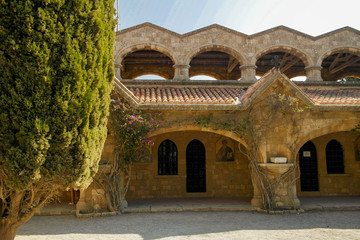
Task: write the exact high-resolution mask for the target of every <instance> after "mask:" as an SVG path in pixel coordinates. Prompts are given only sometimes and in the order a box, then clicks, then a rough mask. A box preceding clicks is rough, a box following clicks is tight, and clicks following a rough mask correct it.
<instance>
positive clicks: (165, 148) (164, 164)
mask: <svg viewBox="0 0 360 240" xmlns="http://www.w3.org/2000/svg"><path fill="white" fill-rule="evenodd" d="M177 158H178V151H177V147H176V144H175V143H174V142H172V141H170V140H169V139H167V140H165V141H163V142H162V143H161V144H160V146H159V148H158V174H159V175H177V174H178V159H177Z"/></svg>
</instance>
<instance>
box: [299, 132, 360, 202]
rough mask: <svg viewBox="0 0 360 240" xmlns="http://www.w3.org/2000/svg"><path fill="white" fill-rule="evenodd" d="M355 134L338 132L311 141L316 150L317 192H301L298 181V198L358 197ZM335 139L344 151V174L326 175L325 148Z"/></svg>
mask: <svg viewBox="0 0 360 240" xmlns="http://www.w3.org/2000/svg"><path fill="white" fill-rule="evenodd" d="M358 138H359V133H357V132H338V133H332V134H327V135H324V136H321V137H317V138H315V139H312V140H311V141H312V143H313V144H314V145H315V147H316V150H317V160H318V173H319V174H318V176H319V191H318V192H301V191H300V182H299V181H298V184H297V187H298V195H299V196H309V195H311V196H317V195H319V196H346V195H360V161H358V160H357V159H356V150H357V149H356V146H355V144H356V140H357V139H358ZM332 139H335V140H336V141H338V142H339V143H340V144H341V145H342V148H343V150H344V166H345V173H344V174H328V173H327V170H326V152H325V148H326V145H327V144H328V142H329V141H331V140H332Z"/></svg>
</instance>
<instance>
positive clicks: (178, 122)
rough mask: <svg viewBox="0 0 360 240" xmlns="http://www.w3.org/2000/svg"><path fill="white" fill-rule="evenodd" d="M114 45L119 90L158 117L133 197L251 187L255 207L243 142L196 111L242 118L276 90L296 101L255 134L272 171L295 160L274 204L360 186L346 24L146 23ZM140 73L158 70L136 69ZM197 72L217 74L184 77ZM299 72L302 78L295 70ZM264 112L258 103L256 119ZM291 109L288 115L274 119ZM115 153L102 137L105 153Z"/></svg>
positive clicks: (356, 56)
mask: <svg viewBox="0 0 360 240" xmlns="http://www.w3.org/2000/svg"><path fill="white" fill-rule="evenodd" d="M114 51H115V52H114V55H115V69H116V79H115V80H114V85H115V87H114V91H116V92H117V93H119V94H120V95H121V96H122V98H123V99H124V100H126V101H127V102H129V103H130V104H132V105H133V106H134V107H136V108H137V109H139V110H141V111H144V112H148V113H156V114H161V117H162V121H163V122H164V125H163V126H162V127H160V128H159V129H158V130H157V131H156V132H154V133H152V135H151V139H152V140H153V141H154V142H155V144H154V146H152V147H151V148H149V149H148V156H146V158H144V159H143V160H141V161H139V162H136V163H134V164H133V168H132V171H133V173H132V178H131V183H130V187H129V191H128V195H127V198H128V199H131V198H173V197H241V196H246V197H251V198H252V200H251V204H252V205H253V206H260V205H261V194H260V190H259V189H258V187H257V184H256V181H257V180H256V179H255V178H253V177H252V174H251V172H250V168H249V160H248V158H247V155H246V154H245V153H246V150H247V147H248V142H246V140H244V139H242V138H241V137H239V135H237V134H235V133H234V132H232V131H228V130H225V129H214V128H211V127H209V126H199V125H196V124H195V123H194V120H195V119H197V118H199V117H204V116H209V115H211V116H212V117H213V119H215V120H219V121H223V122H224V121H232V120H234V119H243V118H244V117H245V116H246V114H248V113H249V111H250V109H254V106H256V104H258V103H262V102H265V101H266V100H267V99H269V98H270V96H271V95H273V94H274V93H275V94H277V96H290V97H291V99H295V100H296V101H297V102H298V104H299V106H301V107H302V108H303V111H302V112H297V113H294V115H292V114H289V113H286V114H287V115H286V114H285V115H284V116H275V118H274V119H278V120H276V121H274V125H273V126H274V127H273V128H271V129H268V130H263V131H262V132H261V134H262V136H261V138H260V140H259V142H258V149H259V154H260V155H261V156H260V157H259V158H257V163H256V164H257V166H258V167H259V168H261V169H264V170H266V171H265V172H266V174H268V175H269V179H274V177H275V176H278V175H280V174H282V173H284V172H286V171H287V170H289V169H290V168H294V167H295V166H298V167H297V168H296V170H295V171H294V172H293V173H292V174H291V175H290V176H288V179H287V180H286V181H285V182H283V183H282V184H280V185H279V186H278V187H277V190H276V196H275V197H274V204H275V206H276V207H285V208H294V207H295V208H298V207H299V206H300V204H301V203H300V202H299V200H298V196H337V195H345V196H349V195H360V157H359V156H360V134H359V132H356V131H351V130H352V129H354V128H355V126H356V125H357V124H358V123H359V121H360V82H339V81H337V80H339V79H342V78H345V77H358V78H360V32H359V31H357V30H355V29H352V28H349V27H345V28H342V29H338V30H335V31H333V32H329V33H327V34H324V35H321V36H317V37H312V36H309V35H306V34H304V33H301V32H298V31H295V30H293V29H289V28H287V27H283V26H280V27H276V28H273V29H269V30H267V31H264V32H260V33H257V34H253V35H245V34H243V33H240V32H236V31H233V30H231V29H227V28H225V27H222V26H218V25H211V26H209V27H206V28H202V29H199V30H196V31H193V32H190V33H186V34H183V35H181V34H177V33H174V32H171V31H169V30H167V29H163V28H161V27H158V26H155V25H153V24H150V23H145V24H142V25H138V26H135V27H132V28H129V29H125V30H122V31H120V32H117V34H116V43H115V50H114ZM275 56H278V57H279V58H280V61H278V63H277V65H278V69H275V68H274V59H276V57H275ZM275 61H276V60H275ZM275 64H276V63H275ZM146 74H154V75H158V76H161V77H163V78H164V80H140V79H136V78H137V77H139V76H142V75H146ZM197 75H206V76H209V77H212V78H214V79H216V80H191V79H190V78H192V77H193V76H197ZM298 76H304V77H305V78H306V81H302V82H300V81H292V80H291V79H292V78H294V77H298ZM269 111H272V110H271V108H264V109H263V110H262V111H260V112H259V114H258V117H257V120H260V121H258V123H261V118H262V117H264V116H267V114H269ZM288 118H289V119H290V118H291V119H294V120H293V121H288V122H286V121H285V122H282V123H281V124H280V122H281V121H282V120H283V119H288ZM276 123H279V124H278V125H276ZM294 126H296V129H297V131H296V133H294V131H293V129H294ZM258 127H259V126H258ZM259 129H260V128H259ZM112 158H113V143H112V142H111V139H110V138H109V139H108V141H107V142H106V144H105V148H104V152H103V159H104V160H106V161H111V159H112ZM274 159H275V163H274V161H273V160H274ZM277 161H281V162H280V163H277ZM97 198H98V195H97V194H96V186H95V185H92V186H90V188H89V189H87V190H85V191H84V192H82V194H81V198H80V201H79V203H78V206H77V207H78V209H86V208H87V207H88V206H89V205H94V204H97V203H98V204H99V205H101V204H100V202H101V200H99V199H97Z"/></svg>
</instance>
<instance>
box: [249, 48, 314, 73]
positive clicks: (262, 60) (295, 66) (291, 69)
mask: <svg viewBox="0 0 360 240" xmlns="http://www.w3.org/2000/svg"><path fill="white" fill-rule="evenodd" d="M276 56H277V57H278V59H279V69H280V71H281V72H282V73H284V74H285V75H286V76H287V77H288V78H290V79H291V78H294V77H299V76H306V71H305V66H308V65H309V60H308V58H307V57H306V55H305V54H304V53H302V52H300V51H299V50H297V49H294V48H289V47H274V48H270V49H266V50H263V51H261V52H259V53H258V54H257V55H256V57H255V59H256V63H255V65H256V67H257V68H256V75H259V76H262V75H264V74H265V73H266V72H268V71H269V70H270V69H271V68H273V66H274V59H275V58H276Z"/></svg>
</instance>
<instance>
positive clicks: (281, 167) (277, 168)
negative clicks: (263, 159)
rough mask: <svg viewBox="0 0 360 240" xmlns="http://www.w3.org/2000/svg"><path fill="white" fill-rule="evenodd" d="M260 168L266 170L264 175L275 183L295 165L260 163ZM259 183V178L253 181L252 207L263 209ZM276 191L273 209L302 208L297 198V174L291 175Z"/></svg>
mask: <svg viewBox="0 0 360 240" xmlns="http://www.w3.org/2000/svg"><path fill="white" fill-rule="evenodd" d="M258 166H259V167H261V168H262V169H264V170H265V171H264V173H265V174H266V175H267V177H268V179H269V181H270V182H274V181H276V179H278V177H280V176H281V175H282V174H284V173H286V171H288V170H289V169H290V168H292V167H294V163H283V164H280V163H259V164H258ZM254 181H255V182H254ZM257 181H258V179H257V178H255V179H253V185H254V196H253V199H252V200H251V205H252V206H255V207H262V206H263V202H262V201H263V200H262V196H261V192H260V189H259V188H258V182H257ZM274 191H275V196H274V197H273V207H274V208H275V209H276V208H279V209H298V208H299V207H300V201H299V199H298V198H297V196H296V181H295V172H293V173H290V175H289V176H288V178H287V179H285V180H284V181H282V182H280V183H279V184H278V185H277V186H276V188H275V189H274Z"/></svg>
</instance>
